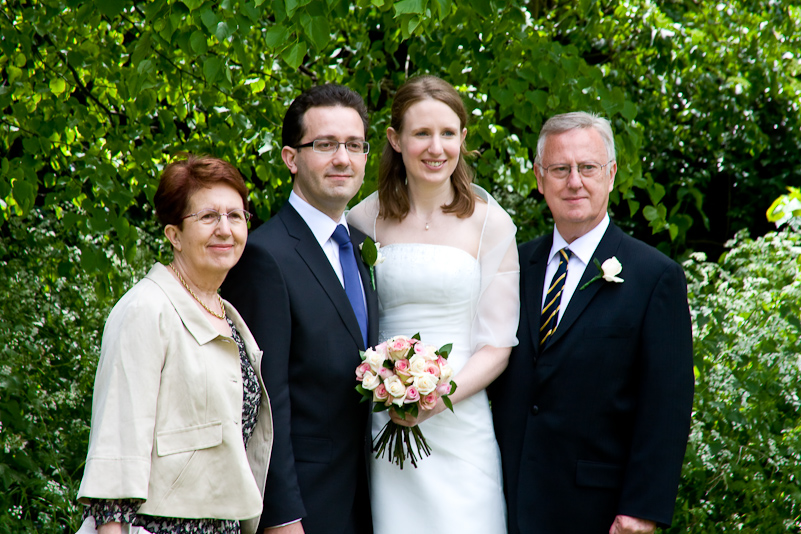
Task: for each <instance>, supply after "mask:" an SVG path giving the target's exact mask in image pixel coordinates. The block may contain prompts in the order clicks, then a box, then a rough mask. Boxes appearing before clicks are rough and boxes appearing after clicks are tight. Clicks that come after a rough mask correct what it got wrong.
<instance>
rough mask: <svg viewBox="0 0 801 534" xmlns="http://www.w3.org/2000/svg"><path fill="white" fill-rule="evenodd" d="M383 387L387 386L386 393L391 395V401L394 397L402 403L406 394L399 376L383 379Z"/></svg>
mask: <svg viewBox="0 0 801 534" xmlns="http://www.w3.org/2000/svg"><path fill="white" fill-rule="evenodd" d="M384 387H385V388H387V393H389V394H390V396H392V397H393V399H392V401H393V402H395V400H396V399H400V400H401V404H403V398H404V397H405V396H406V386H404V385H403V382H401V379H400V378H398V377H397V376H391V377H389V378H387V379H386V380H384Z"/></svg>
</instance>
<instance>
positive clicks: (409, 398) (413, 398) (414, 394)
mask: <svg viewBox="0 0 801 534" xmlns="http://www.w3.org/2000/svg"><path fill="white" fill-rule="evenodd" d="M419 400H420V392H419V391H417V388H416V387H414V386H409V387H408V388H406V398H405V399H403V403H404V404H412V403H413V402H417V401H419Z"/></svg>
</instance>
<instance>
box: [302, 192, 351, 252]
mask: <svg viewBox="0 0 801 534" xmlns="http://www.w3.org/2000/svg"><path fill="white" fill-rule="evenodd" d="M289 203H290V204H291V205H292V207H293V208H295V211H297V212H298V214H299V215H300V216H301V217H302V218H303V220H304V221H306V224H307V225H308V227H309V229H310V230H311V231H312V233H313V234H314V237H315V239H317V242H318V243H320V246H321V247H323V246H324V245H325V243H326V241H328V240H329V239H330V238H331V235H332V234H333V233H334V230H336V228H337V225H339V224H341V225H343V226H344V227H345V228H347V229H348V233H350V228H348V222H347V220H346V219H345V214H344V213H343V214H342V215H341V216H340V217H339V222H336V221H334V220H333V219H331V217H329V216H328V215H326V214H325V213H323V212H322V211H320V210H318V209H317V208H315V207H314V206H312V205H311V204H309V203H308V202H306V201H305V200H303V199H302V198H300V196H299V195H298V194H297V193H295V191H292V192H291V193H289Z"/></svg>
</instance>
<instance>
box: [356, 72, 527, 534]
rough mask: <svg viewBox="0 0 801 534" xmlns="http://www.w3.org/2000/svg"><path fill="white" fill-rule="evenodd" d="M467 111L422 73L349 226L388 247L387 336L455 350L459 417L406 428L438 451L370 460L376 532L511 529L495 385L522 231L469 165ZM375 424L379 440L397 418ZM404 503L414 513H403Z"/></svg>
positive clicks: (509, 335)
mask: <svg viewBox="0 0 801 534" xmlns="http://www.w3.org/2000/svg"><path fill="white" fill-rule="evenodd" d="M466 123H467V112H466V110H465V107H464V104H463V102H462V100H461V98H460V96H459V94H458V93H457V92H456V90H455V89H454V88H453V87H452V86H451V85H450V84H448V83H447V82H445V81H443V80H441V79H439V78H436V77H433V76H420V77H417V78H413V79H411V80H409V81H408V82H406V83H405V84H404V85H403V86H402V87H401V88H400V89H399V90H398V93H397V95H396V97H395V100H394V102H393V105H392V118H391V127H390V128H388V129H387V139H388V141H389V142H388V144H387V145H386V146H385V147H384V153H383V155H382V158H381V164H380V170H379V180H378V192H377V193H373V194H372V195H371V196H370V197H368V198H367V199H365V200H364V201H363V202H362V203H360V204H359V205H358V206H356V207H355V208H353V210H351V212H350V214H349V215H348V223H349V224H352V225H354V226H355V227H357V228H359V229H360V230H362V231H363V232H365V233H366V234H368V235H370V236H371V237H373V238H374V239H375V240H376V241H378V242H380V243H381V245H382V247H381V252H382V253H383V255H384V257H385V261H384V262H383V263H382V264H380V265H379V266H377V267H376V277H377V282H376V286H377V289H378V295H379V314H380V315H379V330H380V335H379V339H381V340H382V341H383V340H386V339H388V338H390V337H392V336H394V335H399V334H403V335H407V336H411V335H413V334H415V333H417V332H419V333H420V337H421V339H422V341H423V342H424V343H427V344H431V345H434V346H436V347H439V346H442V345H444V344H446V343H453V351H452V352H451V355H450V357H449V359H448V362H449V363H450V365H451V366H452V367H453V369H454V372H455V377H454V380H455V381H456V383H457V385H458V389H457V390H456V392H455V393H454V394H453V395H451V397H450V398H451V400H452V401H453V403H454V410H455V412H454V413H451V412H450V411H449V410H447V409H446V408H445V406H444V404H443V402H442V400H441V399H440V401H439V403H438V404H437V406H436V408H435V409H433V410H430V411H424V412H420V415H419V416H418V418H417V419H414V420H410V419H408V418H407V419H406V420H403V419H401V417H400V416H398V414H395V413H394V412H392V411H391V410H390V415H391V417H392V419H393V421H395V422H396V423H398V424H401V425H406V426H413V425H415V424H419V425H420V429H421V430H422V432H423V435H424V436H425V438H426V441H427V442H428V445H429V446H430V447H431V455H430V456H428V457H423V458H422V460H421V461H420V462H419V463H418V467H417V468H416V469H413V468H409V467H407V468H406V469H404V470H400V469H399V468H398V466H396V465H395V464H392V463H390V462H389V461H387V459H386V458H379V459H375V458H372V459H371V461H370V488H371V489H370V500H371V505H372V510H373V526H374V529H375V534H391V533H395V532H398V533H400V532H406V531H408V528H409V526H414V527H415V528H417V529H418V530H420V529H422V530H423V531H425V532H437V533H439V534H445V533H451V532H452V533H464V532H482V533H486V534H493V533H498V534H503V533H505V532H506V509H505V504H504V498H503V486H502V481H501V468H500V456H499V452H498V445H497V443H496V441H495V434H494V432H493V428H492V417H491V414H490V407H489V403H488V401H487V395H486V393H485V391H484V388H486V387H487V385H489V383H490V382H492V381H493V380H494V379H495V378H496V377H497V376H498V375H499V374H500V373H501V372H502V371H503V370H504V368H505V367H506V364H507V360H508V358H509V353H510V351H511V347H512V346H513V345H516V344H517V339H516V337H515V335H516V332H517V322H518V315H519V305H520V302H519V289H518V281H519V275H520V273H519V271H520V269H519V265H518V259H517V247H516V244H515V231H516V229H515V226H514V224H513V223H512V220H511V218H510V217H509V215H508V214H507V213H506V212H505V211H504V210H503V209H502V208H501V207H500V206H499V205H498V203H497V202H495V200H494V199H493V198H492V197H491V196H490V195H489V194H488V193H487V192H486V191H484V190H483V189H481V188H480V187H477V186H475V185H473V184H472V183H471V182H472V176H471V172H470V169H469V167H468V166H467V164H466V163H465V161H464V159H463V154H465V153H466V152H467V151H466V149H465V145H464V139H465V136H466V135H467V129H466V128H465V126H466ZM389 417H390V416H389V415H387V412H382V413H378V414H374V415H373V425H372V434H373V437H375V436H376V435H378V433H379V432H380V431H381V429H382V428H383V426H384V425H385V424H386V422H387V421H388V420H389ZM399 502H401V503H402V506H403V508H402V510H398V509H397V505H398V503H399Z"/></svg>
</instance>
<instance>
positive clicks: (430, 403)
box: [356, 334, 456, 469]
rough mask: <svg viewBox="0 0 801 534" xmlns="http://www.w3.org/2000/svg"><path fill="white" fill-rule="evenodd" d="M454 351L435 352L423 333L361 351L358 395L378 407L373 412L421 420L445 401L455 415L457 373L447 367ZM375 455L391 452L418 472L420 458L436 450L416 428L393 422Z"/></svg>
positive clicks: (397, 461)
mask: <svg viewBox="0 0 801 534" xmlns="http://www.w3.org/2000/svg"><path fill="white" fill-rule="evenodd" d="M451 347H452V345H451V344H450V343H449V344H447V345H444V346H443V347H441V348H440V349H439V350H436V349H435V348H434V347H433V346H431V345H426V344H425V343H422V342H421V341H420V334H415V335H414V336H412V337H406V336H395V337H393V338H390V339H388V340H387V341H385V342H384V343H381V344H380V345H378V346H376V347H372V348H369V349H367V350H366V351H364V352H361V357H362V363H361V364H359V366H358V367H357V368H356V380H358V381H359V382H361V384H359V385H357V386H356V391H358V392H359V393H360V394H361V395H362V396H363V397H364V400H371V401H373V402H374V403H375V406H374V407H373V412H381V411H384V410H388V409H389V408H393V409H394V410H395V411H396V412H397V413H398V414H399V415H402V416H404V417H405V415H406V414H410V415H411V416H412V417H417V415H418V414H419V413H420V410H431V409H433V408H434V406H436V405H437V401H438V400H439V399H440V398H442V401H443V402H444V403H445V406H447V407H448V409H449V410H451V411H453V403H452V402H451V400H450V399H449V398H448V396H449V395H450V394H452V393H453V392H454V391H456V382H454V381H453V380H451V377H452V376H453V369H452V368H451V366H450V365H448V354H449V353H450V351H451ZM412 438H414V447H413V446H412ZM415 449H416V450H417V453H416V454H415ZM373 452H376V453H377V454H376V458H379V457H381V456H384V454H385V453H388V454H389V458H388V459H389V461H390V462H393V463H394V464H395V465H398V466H400V468H401V469H403V462H404V461H405V460H406V458H407V456H408V458H409V459H410V460H411V462H412V465H413V466H414V467H417V460H418V458H421V457H422V455H423V454H425V455H426V456H429V455H430V454H431V449H430V448H429V447H428V444H427V443H426V440H425V438H424V437H423V433H422V432H421V431H420V428H419V427H418V426H417V425H415V426H413V427H408V426H401V425H398V424H396V423H394V422H392V421H391V420H390V421H389V422H388V423H387V424H386V425H385V426H384V428H383V429H381V432H380V433H379V435H378V436H377V437H376V438H375V440H373Z"/></svg>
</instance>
